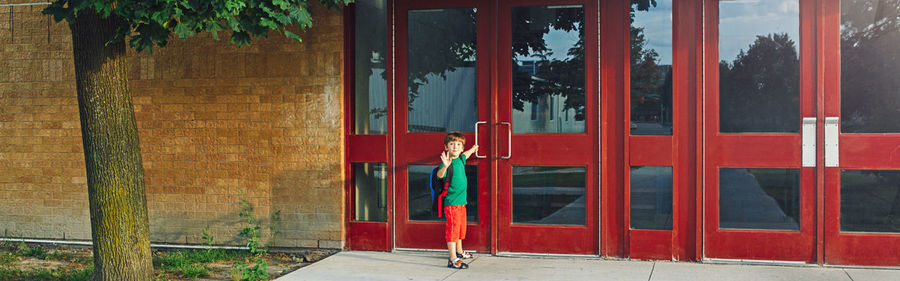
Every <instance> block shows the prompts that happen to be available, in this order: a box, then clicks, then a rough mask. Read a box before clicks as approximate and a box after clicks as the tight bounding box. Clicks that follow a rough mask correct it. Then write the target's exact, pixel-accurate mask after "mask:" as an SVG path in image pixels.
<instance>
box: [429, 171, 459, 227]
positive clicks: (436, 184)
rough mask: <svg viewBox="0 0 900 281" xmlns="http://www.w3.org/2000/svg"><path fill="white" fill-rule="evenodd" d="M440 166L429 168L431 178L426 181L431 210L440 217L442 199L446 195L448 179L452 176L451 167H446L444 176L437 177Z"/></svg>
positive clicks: (448, 185) (442, 206)
mask: <svg viewBox="0 0 900 281" xmlns="http://www.w3.org/2000/svg"><path fill="white" fill-rule="evenodd" d="M440 169H441V167H440V166H438V167H435V168H434V169H433V170H431V177H429V179H431V180H430V181H428V187H430V188H431V211H432V212H437V214H438V217H439V218H440V217H442V214H441V210H443V209H444V199H445V198H446V197H447V189H449V188H450V179H452V178H453V167H449V168H447V171H446V172H445V174H444V178H439V177H438V170H440Z"/></svg>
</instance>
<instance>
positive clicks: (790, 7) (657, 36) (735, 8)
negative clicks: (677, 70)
mask: <svg viewBox="0 0 900 281" xmlns="http://www.w3.org/2000/svg"><path fill="white" fill-rule="evenodd" d="M656 2H657V6H656V7H651V8H650V10H649V11H639V12H637V14H635V21H634V26H636V27H644V36H645V38H646V39H647V47H648V48H652V49H655V50H656V52H657V53H659V62H658V63H659V64H662V65H667V64H672V0H657V1H656ZM771 33H787V34H788V35H790V37H791V39H793V40H794V43H795V44H796V45H795V47H799V41H800V38H799V34H800V3H799V0H721V1H720V2H719V40H718V41H719V60H720V61H721V60H726V61H729V62H730V61H733V60H734V58H735V57H737V54H738V52H739V51H740V50H744V51H745V52H746V51H747V48H748V47H749V46H750V45H751V44H753V41H754V40H756V35H768V34H771Z"/></svg>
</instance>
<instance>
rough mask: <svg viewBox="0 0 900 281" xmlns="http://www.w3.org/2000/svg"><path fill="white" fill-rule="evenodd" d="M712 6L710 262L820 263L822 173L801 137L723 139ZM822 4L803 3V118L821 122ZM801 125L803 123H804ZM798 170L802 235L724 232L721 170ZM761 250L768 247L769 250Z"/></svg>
mask: <svg viewBox="0 0 900 281" xmlns="http://www.w3.org/2000/svg"><path fill="white" fill-rule="evenodd" d="M704 3H705V5H706V8H705V10H706V13H707V14H706V17H705V19H706V30H705V34H706V36H705V38H707V40H706V42H705V49H706V56H707V57H706V61H705V63H706V75H705V77H706V81H707V83H706V91H705V93H706V100H705V105H704V106H705V111H706V113H705V116H704V118H705V119H704V120H705V123H706V126H705V133H706V138H705V141H706V146H705V148H706V156H705V163H704V171H705V173H706V175H705V179H706V181H705V183H704V185H705V186H706V189H705V193H704V194H705V204H704V206H705V210H704V213H705V218H704V219H705V221H704V222H703V223H704V230H705V241H704V242H705V243H704V244H705V245H704V247H703V251H704V255H703V256H704V257H705V258H719V259H753V260H781V261H802V262H808V263H811V262H815V261H816V252H815V249H816V239H815V238H816V236H815V234H816V224H815V218H817V215H816V208H815V206H816V204H815V202H816V193H815V188H816V187H815V183H816V177H817V175H816V168H814V167H803V168H801V167H800V163H801V150H800V149H801V144H800V137H801V135H800V133H799V132H798V133H740V134H729V133H719V112H718V106H719V99H718V90H719V89H718V88H719V77H718V76H719V75H718V69H719V68H718V61H719V54H718V35H719V34H718V21H719V14H718V10H719V8H718V1H717V0H705V2H704ZM815 14H816V2H815V1H814V0H800V15H799V16H800V39H799V47H800V95H801V103H800V107H801V110H800V113H801V116H802V117H815V116H816V111H815V109H816V104H815V100H816V75H815V73H816V72H815V71H816V69H817V67H816V60H815V56H814V54H815V50H816V49H815V45H816V42H815V40H814V39H815V34H816V33H815V32H816V24H815V23H816V21H815ZM800 121H801V120H797V122H800ZM720 167H731V168H798V169H800V173H801V190H800V205H801V207H800V231H784V230H747V229H719V227H718V224H719V218H718V214H719V206H718V195H719V194H718V185H719V182H718V180H719V178H718V174H719V172H718V170H719V168H720ZM761 245H765V246H764V247H763V246H761Z"/></svg>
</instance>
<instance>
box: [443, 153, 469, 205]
mask: <svg viewBox="0 0 900 281" xmlns="http://www.w3.org/2000/svg"><path fill="white" fill-rule="evenodd" d="M441 167H442V168H443V167H444V163H441ZM450 169H453V178H452V179H450V188H448V189H447V198H446V199H444V202H443V203H444V206H456V205H465V204H466V203H467V202H466V196H467V195H468V194H467V193H468V192H466V191H467V189H468V182H469V180H468V178H466V155H465V154H460V155H459V157H457V158H456V159H453V160H450Z"/></svg>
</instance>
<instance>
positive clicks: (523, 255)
mask: <svg viewBox="0 0 900 281" xmlns="http://www.w3.org/2000/svg"><path fill="white" fill-rule="evenodd" d="M496 256H498V257H510V258H554V259H560V258H562V259H565V258H582V259H585V258H586V259H602V257H601V256H600V255H579V254H542V253H520V252H497V255H496Z"/></svg>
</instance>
